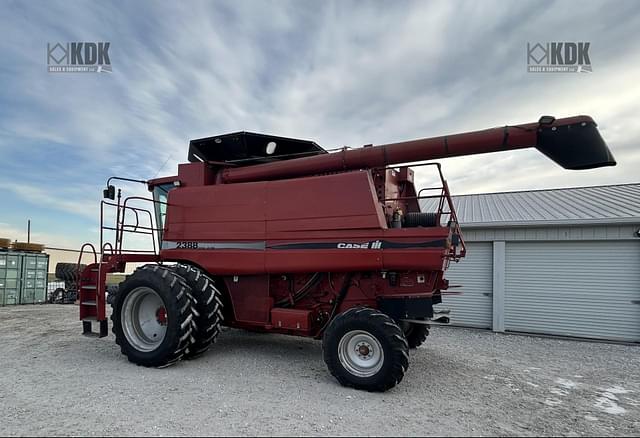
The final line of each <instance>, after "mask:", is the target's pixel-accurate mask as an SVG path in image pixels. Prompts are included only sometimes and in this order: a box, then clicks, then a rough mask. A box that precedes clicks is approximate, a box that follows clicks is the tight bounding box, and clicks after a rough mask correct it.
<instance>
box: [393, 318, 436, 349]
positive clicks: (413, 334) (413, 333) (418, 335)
mask: <svg viewBox="0 0 640 438" xmlns="http://www.w3.org/2000/svg"><path fill="white" fill-rule="evenodd" d="M400 327H402V330H403V331H404V336H405V338H407V343H408V344H409V348H418V347H419V346H421V345H422V344H424V342H425V341H426V340H427V336H429V326H428V325H427V324H415V323H411V322H409V323H404V324H400Z"/></svg>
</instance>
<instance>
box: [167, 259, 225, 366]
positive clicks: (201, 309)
mask: <svg viewBox="0 0 640 438" xmlns="http://www.w3.org/2000/svg"><path fill="white" fill-rule="evenodd" d="M175 272H176V273H177V274H178V275H180V276H181V277H182V278H184V279H185V281H186V282H187V284H188V285H189V287H190V288H191V296H192V297H193V301H192V303H191V306H192V312H193V333H192V334H191V336H192V338H193V343H192V344H191V346H189V350H188V351H187V352H186V353H185V356H184V358H185V359H195V358H196V357H198V356H200V355H202V354H204V353H205V352H206V351H207V350H208V349H209V347H210V346H211V344H213V343H214V342H215V341H216V338H217V337H218V335H219V334H220V326H221V324H222V321H223V316H222V308H223V305H222V294H221V293H220V291H219V290H218V289H217V288H216V287H215V285H214V281H213V279H211V277H209V276H208V275H206V274H205V273H204V272H203V271H202V270H200V269H198V268H194V267H193V266H189V265H177V266H176V267H175Z"/></svg>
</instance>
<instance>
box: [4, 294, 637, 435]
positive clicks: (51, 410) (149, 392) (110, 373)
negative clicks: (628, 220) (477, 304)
mask: <svg viewBox="0 0 640 438" xmlns="http://www.w3.org/2000/svg"><path fill="white" fill-rule="evenodd" d="M80 330H81V325H80V322H78V321H77V307H76V306H73V305H69V306H61V305H58V306H56V305H45V306H19V307H4V308H0V434H2V435H5V434H6V435H146V434H154V435H188V436H192V435H227V434H231V435H254V434H258V435H282V434H284V435H326V434H329V435H527V436H535V435H573V436H580V435H590V436H592V435H638V434H640V371H639V367H640V348H639V347H638V346H624V345H611V344H599V343H589V342H575V341H568V340H557V339H544V338H534V337H526V336H514V335H499V334H493V333H491V332H488V331H476V330H466V329H456V328H438V329H434V330H433V332H432V335H431V336H430V338H429V339H428V341H427V343H426V344H425V346H423V347H421V348H419V349H418V350H416V351H414V352H412V356H411V365H410V368H409V370H408V372H407V374H406V376H405V378H404V381H403V382H402V383H401V384H400V385H399V386H398V387H396V388H394V389H392V390H391V391H389V392H387V393H383V394H374V393H367V392H361V391H356V390H352V389H346V388H343V387H341V386H339V385H338V384H337V383H336V381H335V380H334V379H333V378H332V377H331V376H330V375H329V374H328V372H327V370H326V368H325V365H324V362H323V361H322V356H321V344H320V342H317V341H313V340H309V339H302V338H294V337H286V336H279V335H264V334H254V333H247V332H243V331H238V330H228V331H226V332H224V333H223V334H222V335H221V336H220V338H219V340H218V343H217V344H216V345H215V346H214V347H213V349H212V350H210V351H209V352H208V353H207V354H206V355H205V356H204V357H201V358H199V359H197V360H194V361H189V362H187V361H183V362H181V363H179V364H178V365H176V366H173V367H170V368H167V369H160V370H159V369H146V368H141V367H138V366H135V365H133V364H130V363H128V362H127V361H126V359H125V358H124V356H122V355H121V354H120V352H119V350H118V348H117V346H116V345H115V343H114V340H113V337H112V336H110V337H108V338H104V339H92V338H86V337H83V336H81V335H80Z"/></svg>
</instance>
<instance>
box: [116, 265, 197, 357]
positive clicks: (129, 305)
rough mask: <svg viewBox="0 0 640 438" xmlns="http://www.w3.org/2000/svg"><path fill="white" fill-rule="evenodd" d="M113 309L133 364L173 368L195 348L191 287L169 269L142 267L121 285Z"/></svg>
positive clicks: (120, 339)
mask: <svg viewBox="0 0 640 438" xmlns="http://www.w3.org/2000/svg"><path fill="white" fill-rule="evenodd" d="M112 307H113V312H112V314H111V320H112V321H113V333H114V334H115V336H116V344H118V345H119V346H120V351H121V352H122V354H124V355H125V356H127V358H128V359H129V361H130V362H133V363H135V364H138V365H142V366H146V367H165V366H169V365H172V364H174V363H176V362H177V361H179V360H180V359H181V358H182V357H183V356H184V354H185V353H186V352H187V350H188V348H189V346H190V345H191V332H192V330H193V324H192V321H193V313H192V310H191V307H192V300H191V288H190V287H189V285H188V284H187V283H186V282H185V281H184V280H183V279H182V278H181V277H180V276H179V275H177V274H176V273H175V272H173V271H172V270H171V269H169V268H166V267H163V266H160V265H145V266H142V267H141V268H138V269H137V270H136V271H135V272H134V273H133V274H132V275H130V276H129V277H128V278H127V279H126V280H125V281H123V282H122V283H120V287H119V288H118V293H117V295H116V297H115V300H114V301H113V305H112Z"/></svg>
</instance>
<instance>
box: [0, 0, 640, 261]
mask: <svg viewBox="0 0 640 438" xmlns="http://www.w3.org/2000/svg"><path fill="white" fill-rule="evenodd" d="M638 29H640V3H639V2H637V1H634V0H632V1H617V2H599V1H577V2H570V1H559V2H555V1H535V2H534V1H518V2H511V1H502V2H491V1H483V2H466V1H415V2H414V1H397V2H383V1H357V2H350V1H336V2H330V1H327V2H314V1H258V0H241V1H210V2H196V1H184V2H151V1H148V2H145V1H137V2H126V1H100V2H98V1H95V2H89V1H30V2H27V1H23V2H12V1H3V2H2V8H1V12H0V59H2V63H1V64H0V163H1V164H2V171H0V237H7V238H11V239H17V240H25V239H26V228H27V227H26V223H27V219H29V218H30V219H31V221H32V230H33V231H32V240H33V241H39V242H42V243H45V244H47V245H48V246H55V247H64V248H78V247H79V245H80V244H81V243H82V242H85V241H93V242H95V241H97V237H98V229H99V205H100V200H101V195H102V188H103V186H104V184H105V180H106V178H108V177H109V176H111V175H118V176H125V177H129V178H140V179H149V178H153V177H156V176H166V175H173V174H176V173H177V172H176V171H177V165H178V163H181V162H185V161H186V158H187V149H188V142H189V140H190V139H194V138H201V137H208V136H213V135H217V134H224V133H227V132H235V131H241V130H246V131H253V132H265V133H270V134H275V135H280V136H287V137H294V138H302V139H309V140H314V141H316V142H317V143H318V144H320V145H322V146H324V147H325V148H336V147H342V146H350V147H359V146H361V145H364V144H371V143H372V144H384V143H390V142H396V141H402V140H409V139H415V138H423V137H431V136H437V135H443V134H451V133H456V132H464V131H469V130H477V129H484V128H490V127H494V126H503V125H506V124H517V123H527V122H534V121H536V120H538V118H539V117H540V116H541V115H544V114H550V115H554V116H556V117H566V116H572V115H579V114H588V115H591V116H592V117H593V118H594V119H595V120H596V122H597V123H598V125H599V128H600V131H601V133H602V135H603V137H604V138H605V140H606V141H607V143H608V144H609V146H610V148H611V150H612V152H613V154H614V155H615V157H616V159H617V161H618V166H616V167H611V168H603V169H595V170H589V171H568V170H564V169H562V168H560V167H559V166H557V165H556V164H554V163H553V162H551V161H550V160H548V159H547V158H546V157H544V156H543V155H541V154H540V153H539V152H537V151H536V150H520V151H513V152H500V153H495V154H489V155H479V156H472V157H460V158H454V159H447V160H442V164H443V171H444V173H445V176H446V177H447V180H448V182H449V186H450V188H451V191H452V192H453V193H454V194H464V193H481V192H492V191H510V190H526V189H542V188H556V187H575V186H589V185H598V184H617V183H629V182H640V174H639V169H640V148H638V138H639V137H640V123H639V122H638V117H639V116H640V80H639V78H640V35H639V33H640V31H639V30H638ZM73 41H88V42H100V41H107V42H109V43H110V48H109V57H110V60H111V64H112V69H113V72H112V73H49V72H48V71H47V66H46V63H47V43H56V42H61V43H66V42H73ZM552 41H560V42H562V41H570V42H579V41H584V42H589V43H590V49H589V57H590V59H591V63H592V68H593V72H592V73H529V72H527V68H526V63H527V54H526V46H527V43H528V42H532V43H533V42H552ZM417 178H418V184H419V185H421V184H425V183H426V182H427V181H428V177H427V176H425V175H423V174H422V173H421V172H420V171H419V172H418V174H417ZM124 189H125V190H128V191H127V192H126V193H127V194H131V193H133V194H136V193H138V194H145V190H144V187H138V186H134V185H127V186H124Z"/></svg>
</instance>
